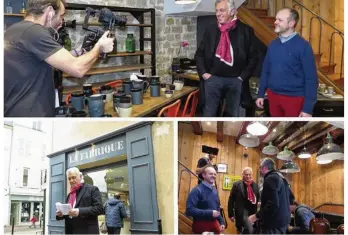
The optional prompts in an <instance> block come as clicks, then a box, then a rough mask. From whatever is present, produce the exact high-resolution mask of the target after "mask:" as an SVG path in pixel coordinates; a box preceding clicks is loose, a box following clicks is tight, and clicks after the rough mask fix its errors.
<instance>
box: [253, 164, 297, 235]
mask: <svg viewBox="0 0 348 235" xmlns="http://www.w3.org/2000/svg"><path fill="white" fill-rule="evenodd" d="M259 170H260V173H261V175H262V176H263V177H264V182H263V190H262V194H261V208H260V210H259V211H258V212H257V213H256V214H253V215H250V216H249V221H250V223H251V224H254V223H255V221H256V220H260V221H259V222H260V223H259V225H260V230H261V234H285V233H286V230H287V228H288V225H289V223H290V201H293V200H294V198H293V194H292V193H291V190H290V188H289V184H288V182H287V181H286V179H285V178H284V176H283V175H282V174H281V173H279V172H277V171H275V162H274V161H273V160H272V159H271V158H264V159H262V161H261V163H260V169H259Z"/></svg>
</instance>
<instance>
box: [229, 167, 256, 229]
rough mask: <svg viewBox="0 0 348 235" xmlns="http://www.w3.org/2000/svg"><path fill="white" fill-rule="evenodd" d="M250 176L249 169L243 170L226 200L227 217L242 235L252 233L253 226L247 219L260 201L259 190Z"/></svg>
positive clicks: (250, 170) (253, 212) (254, 211)
mask: <svg viewBox="0 0 348 235" xmlns="http://www.w3.org/2000/svg"><path fill="white" fill-rule="evenodd" d="M252 174H253V171H252V169H251V168H250V167H245V168H244V169H243V172H242V176H243V179H242V180H240V181H237V182H235V183H234V184H233V187H232V190H231V194H230V197H229V200H228V217H229V218H230V220H231V221H232V222H236V227H237V230H238V231H239V232H240V233H243V234H252V233H253V225H252V224H251V223H250V222H249V220H248V217H249V216H250V215H252V214H255V213H256V211H257V203H258V201H259V199H260V195H259V188H258V186H257V184H256V183H255V182H254V181H253V180H252Z"/></svg>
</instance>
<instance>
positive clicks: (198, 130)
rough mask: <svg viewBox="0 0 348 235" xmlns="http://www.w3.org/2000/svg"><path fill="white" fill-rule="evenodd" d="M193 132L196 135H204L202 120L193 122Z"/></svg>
mask: <svg viewBox="0 0 348 235" xmlns="http://www.w3.org/2000/svg"><path fill="white" fill-rule="evenodd" d="M191 124H192V128H193V133H194V134H195V135H203V129H202V123H201V122H191Z"/></svg>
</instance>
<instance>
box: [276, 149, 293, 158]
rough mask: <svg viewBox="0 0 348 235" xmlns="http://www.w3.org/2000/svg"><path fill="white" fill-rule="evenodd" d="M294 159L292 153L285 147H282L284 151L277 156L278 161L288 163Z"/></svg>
mask: <svg viewBox="0 0 348 235" xmlns="http://www.w3.org/2000/svg"><path fill="white" fill-rule="evenodd" d="M293 157H295V154H294V152H293V151H290V150H289V149H288V147H287V146H285V147H284V150H283V151H281V152H280V153H278V154H277V158H278V159H279V160H284V161H288V160H291V159H292V158H293Z"/></svg>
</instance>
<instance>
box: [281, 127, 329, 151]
mask: <svg viewBox="0 0 348 235" xmlns="http://www.w3.org/2000/svg"><path fill="white" fill-rule="evenodd" d="M331 127H332V125H331V124H329V123H327V122H318V123H317V124H315V125H314V126H312V127H311V128H310V129H308V130H306V131H305V132H304V133H302V134H301V135H299V136H297V137H296V138H295V139H293V140H292V141H291V142H290V143H289V144H288V147H289V149H291V148H293V147H295V146H297V145H298V144H300V143H303V142H304V141H305V139H310V138H312V137H313V136H316V135H317V134H319V133H321V132H323V131H326V130H328V129H330V128H331Z"/></svg>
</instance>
